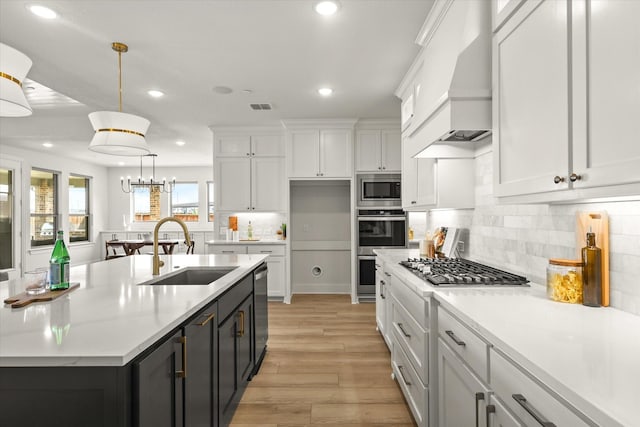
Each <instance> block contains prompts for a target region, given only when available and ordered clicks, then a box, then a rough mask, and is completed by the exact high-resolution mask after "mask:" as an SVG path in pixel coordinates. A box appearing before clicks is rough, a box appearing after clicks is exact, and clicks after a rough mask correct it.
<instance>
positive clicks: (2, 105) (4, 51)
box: [0, 43, 32, 117]
mask: <svg viewBox="0 0 640 427" xmlns="http://www.w3.org/2000/svg"><path fill="white" fill-rule="evenodd" d="M31 64H32V62H31V60H30V59H29V58H28V57H27V56H26V55H25V54H23V53H22V52H20V51H17V50H15V49H14V48H12V47H11V46H7V45H6V44H4V43H0V117H24V116H29V115H31V107H30V106H29V103H28V102H27V98H26V97H25V96H24V92H23V91H22V80H24V78H25V76H26V75H27V72H29V69H30V68H31Z"/></svg>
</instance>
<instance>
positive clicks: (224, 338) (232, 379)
mask: <svg viewBox="0 0 640 427" xmlns="http://www.w3.org/2000/svg"><path fill="white" fill-rule="evenodd" d="M237 333H238V323H237V317H236V315H235V313H234V314H232V315H231V316H229V318H228V319H227V320H225V321H224V322H223V323H221V324H220V325H219V326H218V393H219V395H218V410H219V411H220V412H219V421H220V425H221V426H226V425H229V422H230V421H231V417H232V416H233V412H234V410H235V408H236V406H237V403H238V402H237V401H238V400H239V398H237V399H236V398H235V397H236V395H237V392H238V387H239V383H238V376H237V374H236V373H237V372H238V360H237V358H236V352H237V349H236V335H237Z"/></svg>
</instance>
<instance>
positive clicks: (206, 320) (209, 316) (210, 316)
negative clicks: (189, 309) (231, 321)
mask: <svg viewBox="0 0 640 427" xmlns="http://www.w3.org/2000/svg"><path fill="white" fill-rule="evenodd" d="M204 316H207V318H206V319H204V321H202V322H200V323H198V326H204V325H206V324H207V323H209V321H211V320H212V319H213V318H214V317H216V314H215V313H211V314H203V315H202V317H204Z"/></svg>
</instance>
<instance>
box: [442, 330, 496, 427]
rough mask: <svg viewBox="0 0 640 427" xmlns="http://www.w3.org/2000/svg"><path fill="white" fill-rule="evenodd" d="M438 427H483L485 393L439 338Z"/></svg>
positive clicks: (477, 381) (479, 383)
mask: <svg viewBox="0 0 640 427" xmlns="http://www.w3.org/2000/svg"><path fill="white" fill-rule="evenodd" d="M438 377H439V383H438V398H439V411H438V417H439V420H438V425H439V426H440V427H460V426H481V427H487V426H486V415H485V414H486V405H487V398H488V396H489V394H488V391H489V390H488V389H487V387H485V386H484V385H483V384H482V382H480V380H479V379H477V378H476V376H475V375H474V374H473V373H472V372H471V370H469V368H467V367H466V366H465V365H464V363H462V361H461V360H460V359H459V358H458V356H456V355H455V353H454V352H453V351H452V350H451V349H449V347H448V346H447V345H446V344H444V343H443V342H442V340H441V339H440V338H438Z"/></svg>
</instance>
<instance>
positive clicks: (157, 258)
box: [153, 216, 191, 276]
mask: <svg viewBox="0 0 640 427" xmlns="http://www.w3.org/2000/svg"><path fill="white" fill-rule="evenodd" d="M170 221H173V222H177V223H178V224H180V226H181V227H182V231H183V232H184V239H185V240H186V241H187V247H188V246H191V238H190V237H189V229H188V228H187V224H185V223H184V221H182V220H181V219H179V218H176V217H174V216H168V217H165V218H162V219H161V220H160V221H158V223H157V224H156V226H155V228H154V229H153V275H154V276H159V275H160V267H162V266H163V265H164V261H161V260H160V256H159V255H158V231H160V226H161V225H162V224H164V223H165V222H170Z"/></svg>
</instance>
